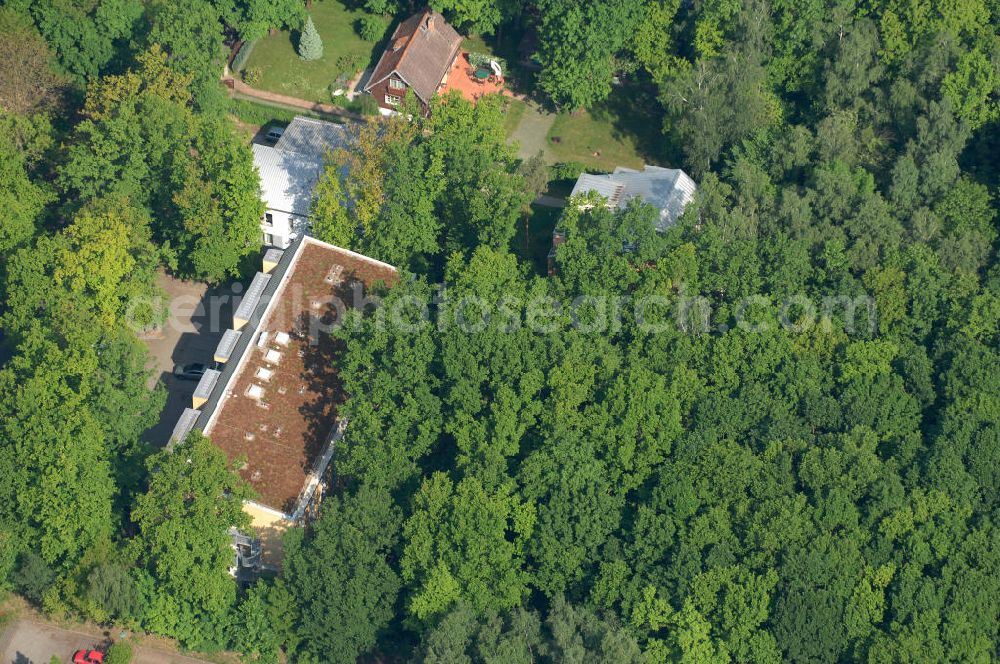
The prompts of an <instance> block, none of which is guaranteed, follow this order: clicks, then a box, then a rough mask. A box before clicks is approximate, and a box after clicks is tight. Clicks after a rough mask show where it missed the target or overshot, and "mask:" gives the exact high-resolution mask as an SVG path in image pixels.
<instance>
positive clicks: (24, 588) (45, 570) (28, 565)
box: [11, 550, 56, 604]
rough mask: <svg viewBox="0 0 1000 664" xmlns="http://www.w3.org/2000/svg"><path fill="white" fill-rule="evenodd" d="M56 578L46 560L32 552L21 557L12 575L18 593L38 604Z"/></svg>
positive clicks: (26, 552) (27, 552)
mask: <svg viewBox="0 0 1000 664" xmlns="http://www.w3.org/2000/svg"><path fill="white" fill-rule="evenodd" d="M55 578H56V573H55V572H54V571H52V568H51V567H49V566H48V564H47V563H46V562H45V560H44V559H43V558H42V557H41V556H40V555H38V554H37V553H35V552H34V551H30V550H29V551H25V552H24V553H22V554H21V555H20V557H19V559H18V566H17V569H16V570H15V571H14V573H13V574H12V575H11V581H13V582H14V587H15V588H16V589H17V591H18V592H19V593H21V594H22V595H24V596H25V597H26V598H27V599H28V600H30V601H32V602H35V603H36V604H37V603H40V602H41V601H42V599H43V598H44V595H45V591H46V590H48V588H49V586H51V585H52V582H53V581H55Z"/></svg>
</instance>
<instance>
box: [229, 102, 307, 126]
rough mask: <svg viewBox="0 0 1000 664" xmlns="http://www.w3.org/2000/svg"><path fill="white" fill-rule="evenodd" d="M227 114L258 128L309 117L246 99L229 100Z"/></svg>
mask: <svg viewBox="0 0 1000 664" xmlns="http://www.w3.org/2000/svg"><path fill="white" fill-rule="evenodd" d="M229 112H230V113H232V114H233V115H235V116H236V117H238V118H239V119H240V120H242V121H243V122H246V123H247V124H252V125H259V126H264V125H269V124H274V123H275V122H277V123H281V124H288V123H289V122H291V121H292V120H293V119H294V118H295V116H296V115H305V116H310V114H309V113H306V112H305V111H298V112H295V111H289V110H286V109H284V108H278V107H276V106H268V105H266V104H259V103H257V102H253V101H249V100H247V99H230V100H229Z"/></svg>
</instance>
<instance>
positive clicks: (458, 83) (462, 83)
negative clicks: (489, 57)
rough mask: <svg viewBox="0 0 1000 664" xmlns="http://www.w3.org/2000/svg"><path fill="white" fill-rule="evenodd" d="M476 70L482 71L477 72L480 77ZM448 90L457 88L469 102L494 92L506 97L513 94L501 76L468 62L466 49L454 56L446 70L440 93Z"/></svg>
mask: <svg viewBox="0 0 1000 664" xmlns="http://www.w3.org/2000/svg"><path fill="white" fill-rule="evenodd" d="M477 70H478V71H481V72H482V73H480V74H479V76H480V77H481V78H477V76H476V72H477ZM483 74H486V76H483ZM449 90H458V91H459V92H460V93H461V94H462V96H463V97H465V98H466V99H468V100H469V101H471V102H475V101H476V100H477V99H479V98H480V97H482V96H483V95H487V94H492V93H496V92H498V93H500V94H502V95H506V96H508V97H513V96H514V94H513V93H512V92H511V91H510V90H508V89H507V88H506V87H505V86H504V82H503V79H502V78H499V77H497V76H494V75H493V74H492V72H488V71H487V70H486V69H484V68H477V67H474V66H473V65H472V64H470V63H469V54H468V53H467V52H466V51H461V52H460V53H459V54H458V57H457V58H455V62H454V64H452V66H451V70H450V71H449V72H448V78H447V79H446V82H445V84H444V85H442V86H441V94H446V93H447V92H448V91H449Z"/></svg>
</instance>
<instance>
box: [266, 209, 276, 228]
mask: <svg viewBox="0 0 1000 664" xmlns="http://www.w3.org/2000/svg"><path fill="white" fill-rule="evenodd" d="M264 225H265V226H267V227H268V228H271V227H272V226H274V217H273V216H272V215H271V213H270V212H265V213H264Z"/></svg>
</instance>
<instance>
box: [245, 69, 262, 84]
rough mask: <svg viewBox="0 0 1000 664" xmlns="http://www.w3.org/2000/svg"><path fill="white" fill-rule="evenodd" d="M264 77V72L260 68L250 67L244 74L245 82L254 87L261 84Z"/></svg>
mask: <svg viewBox="0 0 1000 664" xmlns="http://www.w3.org/2000/svg"><path fill="white" fill-rule="evenodd" d="M262 76H264V72H262V71H261V70H260V67H250V68H249V69H247V70H246V71H245V72H243V82H244V83H246V84H247V85H249V86H251V87H252V86H254V85H257V84H258V83H260V79H261V77H262Z"/></svg>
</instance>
